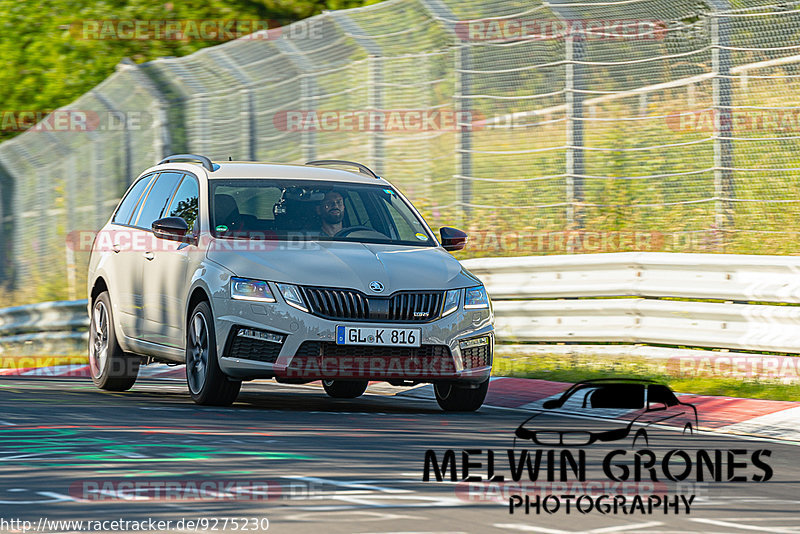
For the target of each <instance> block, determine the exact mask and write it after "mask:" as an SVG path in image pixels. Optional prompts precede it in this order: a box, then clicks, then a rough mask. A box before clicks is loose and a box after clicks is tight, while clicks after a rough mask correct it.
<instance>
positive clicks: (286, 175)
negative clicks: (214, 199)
mask: <svg viewBox="0 0 800 534" xmlns="http://www.w3.org/2000/svg"><path fill="white" fill-rule="evenodd" d="M214 164H215V166H218V168H217V169H216V170H214V171H213V172H208V171H207V170H206V169H205V168H203V166H202V165H196V164H194V163H183V162H181V163H178V162H173V163H165V164H163V165H156V166H155V167H151V168H150V169H148V170H147V172H152V171H165V170H181V171H190V172H193V173H195V174H201V173H200V172H198V171H202V172H203V173H205V174H206V176H207V177H208V179H209V180H216V179H233V178H236V179H258V178H281V179H286V180H323V181H331V182H348V183H360V184H374V185H382V186H386V185H389V182H387V181H386V180H384V179H383V178H373V177H372V176H369V175H367V174H364V173H361V172H357V171H350V170H345V169H335V168H330V167H319V166H312V165H292V164H283V163H254V162H250V161H247V162H245V161H220V162H217V161H215V162H214Z"/></svg>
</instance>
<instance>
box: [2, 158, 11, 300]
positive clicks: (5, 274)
mask: <svg viewBox="0 0 800 534" xmlns="http://www.w3.org/2000/svg"><path fill="white" fill-rule="evenodd" d="M13 187H14V182H13V177H12V176H11V175H10V174H9V173H8V172H7V171H6V170H5V168H4V167H3V165H2V163H0V257H2V258H4V260H3V261H2V262H0V286H2V285H11V284H13V280H10V278H11V272H12V271H13V269H12V263H13V261H14V257H13V255H12V254H11V247H10V246H9V245H10V244H11V240H10V239H9V237H11V236H12V235H13V230H12V226H11V225H12V224H13V223H14V217H13V215H12V214H11V213H10V208H11V207H12V203H11V200H12V193H13ZM6 206H8V208H9V211H6Z"/></svg>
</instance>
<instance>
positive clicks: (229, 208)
mask: <svg viewBox="0 0 800 534" xmlns="http://www.w3.org/2000/svg"><path fill="white" fill-rule="evenodd" d="M209 185H210V187H209V189H210V195H211V199H210V200H211V233H212V235H214V236H215V237H225V238H236V239H279V240H287V239H288V240H318V241H322V240H331V241H355V242H363V243H391V244H399V245H413V246H436V241H435V240H434V239H433V237H432V236H431V235H430V232H429V230H428V229H427V228H426V226H425V225H424V224H423V222H422V220H420V218H419V217H418V216H417V215H416V213H415V212H414V211H413V210H412V209H411V207H410V206H409V205H408V204H407V203H406V202H405V201H404V200H403V199H401V198H400V197H399V196H398V194H397V192H396V191H395V190H394V189H392V188H391V187H385V186H383V185H367V184H352V183H344V182H341V183H340V182H328V181H324V182H323V181H298V180H281V179H279V178H277V179H258V180H253V179H242V180H237V179H215V180H211V181H210V182H209Z"/></svg>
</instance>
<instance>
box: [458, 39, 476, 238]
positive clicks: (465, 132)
mask: <svg viewBox="0 0 800 534" xmlns="http://www.w3.org/2000/svg"><path fill="white" fill-rule="evenodd" d="M470 59H471V58H470V51H469V44H468V43H466V44H465V43H462V44H461V45H459V47H458V49H457V51H456V69H455V71H456V84H455V101H456V117H459V119H458V120H459V125H458V128H456V155H457V156H456V157H457V162H458V167H457V169H458V177H457V179H456V202H457V204H458V206H459V207H460V209H459V210H458V212H457V213H458V215H457V220H458V224H459V225H461V224H463V222H464V221H468V220H469V219H470V215H471V209H470V206H469V204H471V203H472V182H471V181H470V180H471V178H472V176H473V174H472V123H471V122H461V121H462V120H464V118H465V117H470V116H471V113H470V112H471V110H470V105H469V103H468V98H469V97H470V95H471V94H472V79H471V73H470V72H469V71H470V69H471V65H472V62H471V61H470Z"/></svg>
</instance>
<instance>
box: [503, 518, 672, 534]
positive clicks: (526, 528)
mask: <svg viewBox="0 0 800 534" xmlns="http://www.w3.org/2000/svg"><path fill="white" fill-rule="evenodd" d="M659 525H663V523H661V522H660V521H648V522H647V523H636V524H633V525H619V526H615V527H602V528H595V529H592V530H558V529H554V528H545V527H536V526H533V525H526V524H522V523H495V524H494V525H492V526H493V527H495V528H501V529H504V530H519V531H521V532H541V533H542V534H575V533H577V532H583V533H585V534H611V533H614V532H625V531H629V530H639V529H643V528H650V527H657V526H659Z"/></svg>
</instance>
